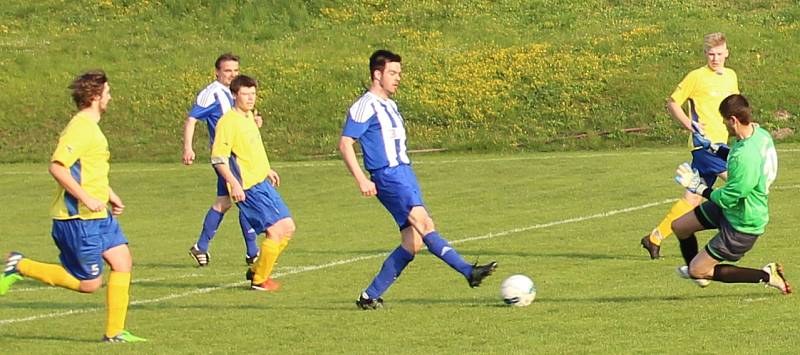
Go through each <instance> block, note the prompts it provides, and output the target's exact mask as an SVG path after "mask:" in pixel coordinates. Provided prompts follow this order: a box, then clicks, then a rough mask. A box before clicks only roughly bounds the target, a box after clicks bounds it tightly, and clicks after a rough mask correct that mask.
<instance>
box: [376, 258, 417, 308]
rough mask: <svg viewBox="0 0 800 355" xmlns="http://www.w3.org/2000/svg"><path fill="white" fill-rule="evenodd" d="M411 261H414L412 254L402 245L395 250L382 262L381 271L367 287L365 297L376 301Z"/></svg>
mask: <svg viewBox="0 0 800 355" xmlns="http://www.w3.org/2000/svg"><path fill="white" fill-rule="evenodd" d="M412 260H414V254H412V253H410V252H409V251H408V250H405V249H404V248H403V246H402V245H401V246H398V247H397V248H395V250H394V251H392V253H391V254H389V256H388V257H386V260H384V261H383V266H381V270H380V271H379V272H378V274H377V275H375V278H374V279H373V280H372V283H371V284H370V285H369V287H367V290H366V292H367V296H368V297H369V298H371V299H376V298H378V297H380V296H381V295H383V293H384V292H386V290H388V289H389V286H391V285H392V284H393V283H394V280H396V279H397V278H398V277H400V274H401V273H402V272H403V269H405V268H406V266H407V265H408V263H410V262H411V261H412Z"/></svg>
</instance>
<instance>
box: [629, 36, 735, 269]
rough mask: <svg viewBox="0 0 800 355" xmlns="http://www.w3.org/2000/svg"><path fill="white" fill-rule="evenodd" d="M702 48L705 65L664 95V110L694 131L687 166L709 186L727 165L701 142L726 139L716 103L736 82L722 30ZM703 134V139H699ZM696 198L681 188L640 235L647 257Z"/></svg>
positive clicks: (698, 199)
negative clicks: (663, 213)
mask: <svg viewBox="0 0 800 355" xmlns="http://www.w3.org/2000/svg"><path fill="white" fill-rule="evenodd" d="M703 50H704V53H705V56H706V60H707V63H706V65H705V66H703V67H702V68H699V69H695V70H693V71H691V72H690V73H689V74H688V75H686V77H685V78H684V79H683V80H682V81H681V82H680V84H678V87H677V88H676V89H675V91H674V92H673V93H672V95H671V96H670V97H669V98H668V99H667V111H669V114H670V115H671V116H672V117H673V118H674V119H675V120H677V121H678V122H679V123H680V124H681V125H682V126H683V127H684V128H686V129H687V130H688V131H689V132H692V133H697V134H690V135H689V148H690V149H691V151H692V164H691V167H692V168H693V169H697V170H698V171H699V173H700V176H701V177H702V178H703V179H704V180H705V182H706V184H707V185H708V186H713V185H714V182H715V181H716V179H717V177H719V178H722V179H723V180H727V165H726V163H725V159H723V158H720V157H719V156H717V155H715V154H712V153H711V152H709V151H707V150H706V149H704V146H707V144H708V143H713V144H726V143H727V142H728V132H727V130H726V129H725V124H724V123H723V122H722V116H721V115H720V114H719V104H720V102H722V100H723V99H724V98H726V97H728V96H729V95H732V94H738V93H739V85H738V79H737V77H736V73H735V72H734V71H733V70H731V69H729V68H726V67H725V60H726V59H727V58H728V46H727V41H726V39H725V35H724V34H722V33H719V32H716V33H711V34H708V35H706V36H705V38H704V44H703ZM684 102H687V103H688V114H687V113H686V112H684V111H683V109H681V106H682V105H683V103H684ZM703 136H705V138H706V139H707V141H702V140H701V139H702V137H703ZM700 202H702V197H700V196H698V195H696V194H693V193H689V192H685V193H684V194H683V197H682V198H681V199H680V200H678V201H677V202H675V204H674V205H672V208H670V210H669V212H668V213H667V215H666V216H664V218H663V219H662V220H661V222H660V223H659V224H658V226H657V227H656V228H655V229H653V231H652V232H650V234H648V235H646V236H644V237H643V238H642V240H641V245H642V248H644V249H645V250H647V252H648V253H649V254H650V258H651V259H658V258H659V257H660V256H661V254H660V250H661V241H662V240H663V239H664V238H666V237H668V236H669V235H670V234H672V228H671V224H672V221H674V220H675V219H677V218H678V217H680V216H682V215H683V214H685V213H686V212H689V211H691V210H692V209H694V208H695V207H696V206H698V205H700Z"/></svg>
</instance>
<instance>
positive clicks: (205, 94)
mask: <svg viewBox="0 0 800 355" xmlns="http://www.w3.org/2000/svg"><path fill="white" fill-rule="evenodd" d="M231 107H233V95H231V90H230V89H229V88H227V87H225V85H222V84H221V83H220V82H219V81H216V80H214V82H212V83H211V84H208V86H206V88H205V89H203V91H200V93H199V94H197V100H195V102H194V105H192V110H191V111H189V116H190V117H194V118H196V119H198V120H200V121H205V122H206V124H207V125H208V135H209V146H210V145H213V144H214V134H216V129H217V121H219V118H220V117H222V115H224V114H225V112H228V110H230V109H231Z"/></svg>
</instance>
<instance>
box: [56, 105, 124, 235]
mask: <svg viewBox="0 0 800 355" xmlns="http://www.w3.org/2000/svg"><path fill="white" fill-rule="evenodd" d="M110 157H111V154H110V153H109V151H108V141H107V140H106V136H105V135H103V132H102V131H101V130H100V126H98V125H97V122H95V121H94V120H93V119H92V118H90V117H89V116H87V115H85V114H82V113H78V114H76V115H75V116H74V117H72V119H71V120H70V121H69V123H68V124H67V127H65V128H64V130H63V131H62V132H61V136H60V137H59V139H58V145H57V146H56V150H55V152H53V156H52V157H51V158H50V161H51V162H58V163H61V165H63V166H64V167H66V168H67V169H68V170H69V172H70V174H71V175H72V177H73V178H74V179H75V181H77V182H78V184H80V185H81V187H82V188H83V189H84V190H86V193H88V194H89V195H90V196H92V197H93V198H96V199H98V200H100V201H102V202H105V203H108V195H109V191H110V187H109V185H108V170H109V165H108V159H109V158H110ZM56 185H57V186H56V195H55V198H54V200H53V204H52V206H51V208H50V215H51V217H53V219H60V220H63V219H73V218H80V219H102V218H106V217H108V210H106V209H103V210H102V211H100V212H92V211H90V210H89V209H88V208H87V207H86V205H84V204H83V203H81V202H80V201H78V199H76V198H75V197H74V196H72V195H71V194H70V193H69V192H67V191H66V190H64V187H63V186H61V184H56Z"/></svg>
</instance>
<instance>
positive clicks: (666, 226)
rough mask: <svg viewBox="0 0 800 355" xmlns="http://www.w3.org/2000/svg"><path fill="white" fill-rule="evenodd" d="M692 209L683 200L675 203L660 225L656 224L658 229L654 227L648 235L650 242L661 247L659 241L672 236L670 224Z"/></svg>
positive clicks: (690, 205) (687, 202)
mask: <svg viewBox="0 0 800 355" xmlns="http://www.w3.org/2000/svg"><path fill="white" fill-rule="evenodd" d="M693 208H694V206H692V204H690V203H689V201H686V199H684V198H681V199H680V200H678V201H677V202H675V203H674V204H673V205H672V207H671V208H670V209H669V212H668V213H667V215H666V216H664V219H663V220H661V223H659V224H658V227H656V229H655V230H654V231H653V233H650V242H651V243H653V244H655V245H661V241H662V240H663V239H664V238H666V237H669V235H670V234H672V222H673V221H675V220H676V219H678V218H680V217H681V216H683V215H684V214H686V213H687V212H689V211H691V210H692V209H693Z"/></svg>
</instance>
